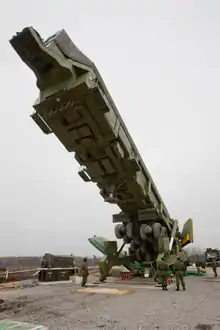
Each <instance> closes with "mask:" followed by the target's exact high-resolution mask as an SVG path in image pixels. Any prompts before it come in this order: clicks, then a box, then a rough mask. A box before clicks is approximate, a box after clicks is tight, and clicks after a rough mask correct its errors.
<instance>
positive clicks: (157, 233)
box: [152, 222, 161, 238]
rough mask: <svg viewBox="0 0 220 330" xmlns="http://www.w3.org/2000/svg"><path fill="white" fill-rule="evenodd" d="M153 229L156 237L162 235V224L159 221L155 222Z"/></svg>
mask: <svg viewBox="0 0 220 330" xmlns="http://www.w3.org/2000/svg"><path fill="white" fill-rule="evenodd" d="M152 230H153V236H154V238H158V237H161V224H160V223H159V222H156V223H154V224H153V226H152Z"/></svg>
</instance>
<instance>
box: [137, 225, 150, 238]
mask: <svg viewBox="0 0 220 330" xmlns="http://www.w3.org/2000/svg"><path fill="white" fill-rule="evenodd" d="M151 234H152V228H151V226H149V225H145V224H142V225H141V226H140V236H141V238H142V239H143V240H144V241H146V240H147V239H148V237H150V236H151Z"/></svg>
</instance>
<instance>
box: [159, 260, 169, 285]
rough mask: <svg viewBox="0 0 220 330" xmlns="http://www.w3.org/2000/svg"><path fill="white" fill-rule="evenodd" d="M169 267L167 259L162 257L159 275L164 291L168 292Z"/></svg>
mask: <svg viewBox="0 0 220 330" xmlns="http://www.w3.org/2000/svg"><path fill="white" fill-rule="evenodd" d="M168 270H169V266H168V264H167V262H166V261H165V258H164V257H162V258H161V260H160V261H158V262H157V275H158V276H159V278H160V282H161V285H162V289H163V291H167V290H168V289H167V278H168Z"/></svg>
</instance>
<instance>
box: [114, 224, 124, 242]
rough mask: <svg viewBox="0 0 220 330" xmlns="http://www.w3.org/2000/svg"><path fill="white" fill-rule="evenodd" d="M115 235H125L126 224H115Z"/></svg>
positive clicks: (117, 236) (120, 237)
mask: <svg viewBox="0 0 220 330" xmlns="http://www.w3.org/2000/svg"><path fill="white" fill-rule="evenodd" d="M115 237H116V238H117V239H122V238H123V237H124V225H122V224H117V225H116V226H115Z"/></svg>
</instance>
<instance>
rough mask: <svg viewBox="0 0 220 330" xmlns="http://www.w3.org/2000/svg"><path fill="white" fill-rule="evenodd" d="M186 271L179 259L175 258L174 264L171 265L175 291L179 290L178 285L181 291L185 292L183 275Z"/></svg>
mask: <svg viewBox="0 0 220 330" xmlns="http://www.w3.org/2000/svg"><path fill="white" fill-rule="evenodd" d="M185 271H186V265H185V264H184V263H183V262H182V261H181V259H180V257H177V260H176V262H175V263H174V264H173V273H174V275H175V277H176V291H179V290H180V283H181V285H182V288H183V290H184V291H185V290H186V285H185V281H184V277H183V275H184V273H185Z"/></svg>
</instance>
